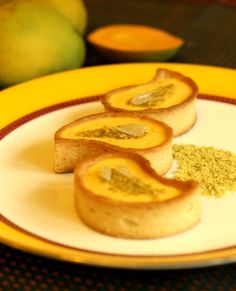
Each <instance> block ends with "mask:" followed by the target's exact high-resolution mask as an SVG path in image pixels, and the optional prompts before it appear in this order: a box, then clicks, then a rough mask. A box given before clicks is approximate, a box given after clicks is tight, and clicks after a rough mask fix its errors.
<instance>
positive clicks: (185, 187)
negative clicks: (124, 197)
mask: <svg viewBox="0 0 236 291" xmlns="http://www.w3.org/2000/svg"><path fill="white" fill-rule="evenodd" d="M109 157H110V158H115V157H119V158H121V157H123V158H128V159H131V160H133V161H136V162H137V163H138V164H139V165H140V166H141V167H142V169H143V170H144V171H145V172H146V173H148V174H149V175H150V176H152V177H153V178H154V179H155V180H157V181H159V182H161V183H163V184H165V185H168V186H172V187H176V188H178V189H180V190H182V192H181V195H179V196H176V197H174V198H173V199H171V201H173V200H178V199H181V197H182V196H185V195H189V194H190V193H192V192H194V191H196V190H197V189H198V188H199V185H198V183H197V182H194V181H187V182H181V181H178V180H174V179H168V178H165V177H163V176H160V175H158V174H157V172H156V171H155V170H154V169H153V168H152V167H151V164H150V162H149V161H148V160H147V159H145V158H143V157H141V156H139V155H137V154H135V153H128V152H122V151H121V152H116V153H114V154H110V153H109V154H103V155H99V156H97V157H95V158H86V159H84V160H83V161H81V163H80V164H79V165H78V166H77V167H76V168H75V170H74V174H75V179H77V182H78V185H79V187H80V188H81V189H82V190H83V191H84V192H85V193H86V195H89V196H90V197H91V198H92V199H95V200H97V201H98V200H99V201H100V202H101V203H107V204H112V205H117V206H122V205H127V203H125V202H122V201H117V200H114V199H109V198H107V197H104V196H98V195H94V194H93V192H92V191H90V190H89V189H87V188H86V187H85V186H84V184H83V179H82V176H83V173H84V172H86V169H88V168H89V167H91V166H92V165H94V164H96V163H97V162H99V161H101V160H103V159H104V158H109ZM160 203H161V204H163V203H168V200H164V201H149V202H145V204H146V205H148V206H154V207H155V205H156V204H160ZM143 204H144V202H142V203H140V202H129V203H128V205H129V207H142V206H143Z"/></svg>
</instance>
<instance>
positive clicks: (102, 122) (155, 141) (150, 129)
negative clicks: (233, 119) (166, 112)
mask: <svg viewBox="0 0 236 291" xmlns="http://www.w3.org/2000/svg"><path fill="white" fill-rule="evenodd" d="M125 124H143V125H144V126H145V127H146V134H145V135H144V136H142V137H138V138H130V139H116V138H110V137H105V138H99V137H96V138H94V137H85V139H88V140H97V141H103V142H106V143H109V144H112V145H117V146H119V147H123V148H135V149H143V148H149V147H153V146H156V145H159V144H162V143H163V142H164V141H165V140H166V138H167V136H166V130H165V128H163V127H162V126H161V125H159V124H157V123H154V122H151V121H150V122H149V121H148V120H145V122H144V120H143V119H141V118H140V119H139V118H132V117H122V118H121V117H109V118H98V119H93V120H89V121H87V122H83V123H79V124H77V125H75V126H71V127H68V128H66V129H64V130H63V131H62V133H61V137H62V138H67V139H81V137H80V136H79V135H77V134H78V132H83V131H86V130H93V129H96V128H102V127H104V126H108V127H112V126H118V125H125Z"/></svg>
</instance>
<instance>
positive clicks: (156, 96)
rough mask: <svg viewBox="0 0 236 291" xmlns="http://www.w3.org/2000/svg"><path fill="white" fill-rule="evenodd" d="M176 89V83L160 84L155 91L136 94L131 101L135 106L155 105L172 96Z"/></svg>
mask: <svg viewBox="0 0 236 291" xmlns="http://www.w3.org/2000/svg"><path fill="white" fill-rule="evenodd" d="M174 91H175V85H173V84H168V85H165V86H160V87H158V88H157V89H155V90H153V91H150V92H147V93H143V94H138V95H136V96H134V97H133V98H132V99H130V100H129V103H130V104H132V105H135V106H141V107H153V106H156V105H158V104H159V103H161V102H163V101H164V100H166V99H167V98H170V97H171V96H172V95H173V93H174Z"/></svg>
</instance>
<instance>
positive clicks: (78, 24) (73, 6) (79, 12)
mask: <svg viewBox="0 0 236 291" xmlns="http://www.w3.org/2000/svg"><path fill="white" fill-rule="evenodd" d="M17 1H21V2H26V1H27V2H31V3H39V4H40V3H41V4H45V5H48V6H50V7H53V8H54V9H56V10H57V11H58V12H59V13H61V14H62V15H63V16H65V17H66V18H67V19H68V20H69V21H70V22H71V24H72V25H73V27H74V28H75V29H76V30H77V31H78V32H79V33H80V34H81V35H84V34H85V31H86V29H87V24H88V14H87V9H86V6H85V4H84V2H83V0H17Z"/></svg>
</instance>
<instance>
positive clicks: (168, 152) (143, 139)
mask: <svg viewBox="0 0 236 291" xmlns="http://www.w3.org/2000/svg"><path fill="white" fill-rule="evenodd" d="M172 138H173V131H172V129H171V128H170V127H169V126H167V125H166V124H165V123H163V122H160V121H158V120H155V119H152V118H150V117H147V116H146V117H145V116H142V115H140V114H138V113H128V112H125V113H124V112H120V113H116V112H103V113H97V114H93V115H90V116H85V117H82V118H80V119H78V120H76V121H74V122H72V123H70V124H68V125H66V126H64V127H62V128H60V129H59V130H58V131H57V132H56V133H55V138H54V140H55V166H54V168H55V171H56V172H58V173H66V172H71V171H73V170H74V168H75V167H76V165H77V164H78V163H80V162H81V161H82V160H83V159H84V158H88V157H95V156H98V155H101V154H104V153H116V152H120V151H126V152H129V153H137V154H139V155H141V156H143V157H145V158H146V159H148V160H149V161H150V163H151V165H152V167H153V168H154V169H155V170H156V171H157V173H159V174H164V173H165V172H166V171H167V170H168V169H169V168H170V166H171V164H172V160H173V158H172Z"/></svg>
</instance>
